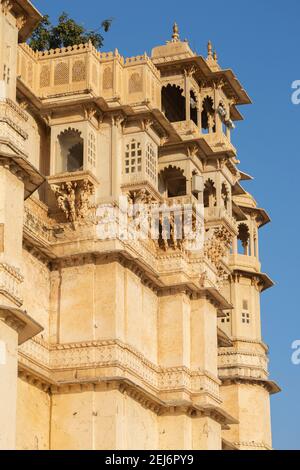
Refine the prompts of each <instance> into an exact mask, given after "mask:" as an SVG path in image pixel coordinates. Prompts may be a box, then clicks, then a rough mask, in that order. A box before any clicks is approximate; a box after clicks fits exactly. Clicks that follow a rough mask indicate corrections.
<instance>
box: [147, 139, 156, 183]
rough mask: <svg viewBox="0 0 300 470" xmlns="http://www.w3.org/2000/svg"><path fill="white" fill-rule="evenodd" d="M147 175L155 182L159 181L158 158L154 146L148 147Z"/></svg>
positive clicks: (149, 145)
mask: <svg viewBox="0 0 300 470" xmlns="http://www.w3.org/2000/svg"><path fill="white" fill-rule="evenodd" d="M146 173H147V175H148V176H149V177H150V178H151V179H152V180H153V181H156V180H157V156H156V151H155V149H154V146H153V145H152V144H148V145H147V152H146Z"/></svg>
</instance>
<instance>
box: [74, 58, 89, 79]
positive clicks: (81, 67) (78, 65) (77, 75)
mask: <svg viewBox="0 0 300 470" xmlns="http://www.w3.org/2000/svg"><path fill="white" fill-rule="evenodd" d="M85 79H86V66H85V62H84V60H76V61H75V62H74V64H73V68H72V81H73V82H83V81H84V80H85Z"/></svg>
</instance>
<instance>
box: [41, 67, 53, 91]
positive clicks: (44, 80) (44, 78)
mask: <svg viewBox="0 0 300 470" xmlns="http://www.w3.org/2000/svg"><path fill="white" fill-rule="evenodd" d="M50 77H51V75H50V65H42V67H41V73H40V87H41V88H46V87H48V86H50Z"/></svg>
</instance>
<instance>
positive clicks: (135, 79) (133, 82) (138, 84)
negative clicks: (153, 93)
mask: <svg viewBox="0 0 300 470" xmlns="http://www.w3.org/2000/svg"><path fill="white" fill-rule="evenodd" d="M142 90H143V84H142V77H141V75H140V74H139V73H137V72H136V73H133V74H132V75H131V76H130V79H129V93H138V92H140V91H142Z"/></svg>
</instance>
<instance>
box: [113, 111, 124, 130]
mask: <svg viewBox="0 0 300 470" xmlns="http://www.w3.org/2000/svg"><path fill="white" fill-rule="evenodd" d="M125 122H126V117H125V116H124V115H123V114H120V113H118V114H112V115H111V124H112V126H114V127H117V128H119V127H123V126H124V124H125Z"/></svg>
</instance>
